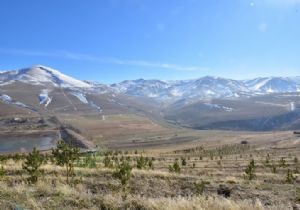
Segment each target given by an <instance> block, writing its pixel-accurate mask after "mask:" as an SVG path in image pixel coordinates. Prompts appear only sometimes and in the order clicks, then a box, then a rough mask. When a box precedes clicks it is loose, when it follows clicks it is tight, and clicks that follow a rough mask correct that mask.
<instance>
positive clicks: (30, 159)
mask: <svg viewBox="0 0 300 210" xmlns="http://www.w3.org/2000/svg"><path fill="white" fill-rule="evenodd" d="M43 157H44V156H43V155H42V154H40V152H39V151H38V150H37V149H36V148H35V147H34V148H33V151H32V152H31V153H29V154H28V155H27V156H26V157H25V161H24V163H23V164H22V168H23V169H24V170H25V171H27V172H28V174H29V178H28V181H29V182H30V183H36V182H37V180H38V177H39V176H41V174H42V170H40V167H41V165H42V164H43V162H44V158H43Z"/></svg>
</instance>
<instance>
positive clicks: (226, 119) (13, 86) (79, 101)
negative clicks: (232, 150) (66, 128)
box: [0, 65, 300, 130]
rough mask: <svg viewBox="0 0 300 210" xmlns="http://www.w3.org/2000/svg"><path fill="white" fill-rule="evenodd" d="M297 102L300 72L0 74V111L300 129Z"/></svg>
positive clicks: (36, 70)
mask: <svg viewBox="0 0 300 210" xmlns="http://www.w3.org/2000/svg"><path fill="white" fill-rule="evenodd" d="M299 103H300V77H266V78H256V79H251V80H232V79H225V78H219V77H211V76H206V77H202V78H199V79H194V80H181V81H160V80H143V79H139V80H127V81H123V82H121V83H117V84H111V85H108V84H101V83H97V82H89V81H81V80H78V79H75V78H72V77H70V76H67V75H64V74H63V73H61V72H59V71H58V70H55V69H52V68H49V67H46V66H41V65H37V66H33V67H30V68H24V69H21V70H13V71H5V72H1V73H0V110H1V111H0V115H1V116H6V115H14V114H15V115H18V114H30V115H40V114H47V115H58V114H73V115H87V114H90V115H99V116H100V117H103V116H104V115H109V114H123V113H133V114H138V115H144V116H147V117H149V118H153V119H157V120H158V121H168V122H169V123H172V124H176V125H179V126H185V127H190V128H196V129H235V130H239V129H240V130H247V129H249V130H272V129H290V128H293V129H294V128H298V126H299V128H300V120H299V119H300V118H299V115H298V114H297V113H298V112H299ZM291 113H293V114H291ZM295 113H296V114H295Z"/></svg>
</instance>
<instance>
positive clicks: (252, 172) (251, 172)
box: [245, 160, 255, 180]
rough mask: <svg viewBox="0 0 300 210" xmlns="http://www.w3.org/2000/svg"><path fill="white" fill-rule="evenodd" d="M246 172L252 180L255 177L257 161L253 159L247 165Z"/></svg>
mask: <svg viewBox="0 0 300 210" xmlns="http://www.w3.org/2000/svg"><path fill="white" fill-rule="evenodd" d="M245 173H246V175H247V179H249V180H252V179H254V178H255V162H254V160H251V161H250V163H249V165H248V166H247V168H246V170H245Z"/></svg>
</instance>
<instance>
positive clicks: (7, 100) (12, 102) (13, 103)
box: [0, 94, 29, 108]
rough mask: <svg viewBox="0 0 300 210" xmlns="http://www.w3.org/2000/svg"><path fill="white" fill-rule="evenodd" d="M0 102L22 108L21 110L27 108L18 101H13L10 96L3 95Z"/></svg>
mask: <svg viewBox="0 0 300 210" xmlns="http://www.w3.org/2000/svg"><path fill="white" fill-rule="evenodd" d="M0 100H1V101H2V102H4V103H6V104H11V105H15V106H18V107H22V108H29V107H28V106H27V105H25V104H23V103H21V102H19V101H15V100H13V99H12V98H11V97H10V96H8V95H5V94H3V95H0Z"/></svg>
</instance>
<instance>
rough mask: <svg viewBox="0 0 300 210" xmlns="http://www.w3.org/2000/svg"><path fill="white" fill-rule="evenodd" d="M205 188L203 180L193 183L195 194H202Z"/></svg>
mask: <svg viewBox="0 0 300 210" xmlns="http://www.w3.org/2000/svg"><path fill="white" fill-rule="evenodd" d="M204 189H205V183H204V182H203V181H201V182H200V183H199V182H196V183H195V193H196V195H202V194H203V192H204Z"/></svg>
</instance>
